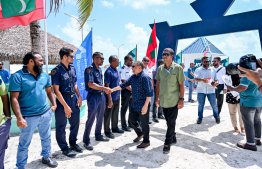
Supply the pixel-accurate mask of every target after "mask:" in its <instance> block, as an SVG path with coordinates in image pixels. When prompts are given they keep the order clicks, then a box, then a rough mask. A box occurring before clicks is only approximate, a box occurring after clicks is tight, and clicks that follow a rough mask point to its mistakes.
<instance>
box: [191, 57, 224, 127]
mask: <svg viewBox="0 0 262 169" xmlns="http://www.w3.org/2000/svg"><path fill="white" fill-rule="evenodd" d="M201 61H202V65H203V66H201V67H199V68H197V69H196V71H195V74H194V76H195V81H197V82H198V85H197V100H198V119H197V124H201V123H202V119H203V110H204V106H205V100H206V96H207V98H208V101H209V103H210V105H211V107H212V109H213V116H214V118H215V119H216V123H217V124H218V123H220V117H219V115H218V108H217V103H216V95H215V87H216V86H217V85H218V79H217V74H216V71H215V70H214V69H213V68H210V67H209V59H208V57H206V56H204V57H202V59H201Z"/></svg>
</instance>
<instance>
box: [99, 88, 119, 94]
mask: <svg viewBox="0 0 262 169" xmlns="http://www.w3.org/2000/svg"><path fill="white" fill-rule="evenodd" d="M103 90H104V91H105V92H106V94H110V93H113V92H115V91H117V90H121V87H120V86H117V87H114V88H113V89H111V88H110V87H104V88H103Z"/></svg>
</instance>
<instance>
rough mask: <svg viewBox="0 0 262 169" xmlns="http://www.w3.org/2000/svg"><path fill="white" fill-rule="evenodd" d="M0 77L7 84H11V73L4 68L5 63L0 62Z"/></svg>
mask: <svg viewBox="0 0 262 169" xmlns="http://www.w3.org/2000/svg"><path fill="white" fill-rule="evenodd" d="M0 76H1V77H2V80H3V81H4V83H5V84H7V83H9V79H10V77H11V75H10V72H9V71H8V70H6V69H5V68H4V62H0Z"/></svg>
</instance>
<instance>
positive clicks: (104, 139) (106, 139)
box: [96, 136, 109, 141]
mask: <svg viewBox="0 0 262 169" xmlns="http://www.w3.org/2000/svg"><path fill="white" fill-rule="evenodd" d="M96 141H109V139H108V138H105V137H104V136H101V137H96Z"/></svg>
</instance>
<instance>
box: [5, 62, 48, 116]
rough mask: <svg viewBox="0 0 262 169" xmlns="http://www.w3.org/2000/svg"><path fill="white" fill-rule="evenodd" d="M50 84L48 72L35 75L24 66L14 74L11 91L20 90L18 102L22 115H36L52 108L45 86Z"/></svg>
mask: <svg viewBox="0 0 262 169" xmlns="http://www.w3.org/2000/svg"><path fill="white" fill-rule="evenodd" d="M50 86H51V83H50V78H49V76H48V74H47V73H45V72H43V73H41V74H40V75H38V76H37V77H35V76H34V75H32V74H31V73H30V72H29V71H28V70H27V68H26V66H24V67H23V69H21V70H19V71H17V72H15V73H14V74H12V76H11V78H10V84H9V91H10V92H20V93H19V97H18V102H19V106H20V109H21V113H22V116H35V115H39V114H42V113H44V112H45V111H46V110H47V109H49V108H50V106H49V104H48V103H47V97H46V91H45V88H46V87H50Z"/></svg>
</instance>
